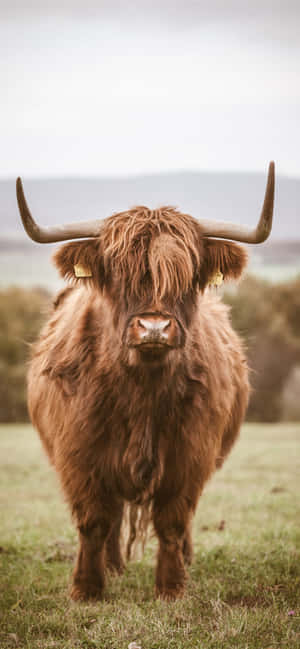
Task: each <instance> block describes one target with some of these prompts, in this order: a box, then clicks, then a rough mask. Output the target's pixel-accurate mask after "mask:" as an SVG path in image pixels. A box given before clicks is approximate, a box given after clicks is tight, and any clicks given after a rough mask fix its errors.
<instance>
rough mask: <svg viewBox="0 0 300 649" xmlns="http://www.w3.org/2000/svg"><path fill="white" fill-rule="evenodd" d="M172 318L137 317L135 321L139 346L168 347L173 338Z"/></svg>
mask: <svg viewBox="0 0 300 649" xmlns="http://www.w3.org/2000/svg"><path fill="white" fill-rule="evenodd" d="M173 328H174V323H173V318H166V317H165V318H164V317H161V316H138V317H137V318H136V321H135V331H136V338H137V343H138V344H139V345H170V344H172V341H171V339H172V338H174V331H173Z"/></svg>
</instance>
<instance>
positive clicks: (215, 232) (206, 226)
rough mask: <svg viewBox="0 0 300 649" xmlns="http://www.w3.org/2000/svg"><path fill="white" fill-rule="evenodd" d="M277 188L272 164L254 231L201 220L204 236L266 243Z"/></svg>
mask: <svg viewBox="0 0 300 649" xmlns="http://www.w3.org/2000/svg"><path fill="white" fill-rule="evenodd" d="M274 187H275V164H274V162H270V164H269V173H268V181H267V187H266V192H265V199H264V204H263V208H262V212H261V215H260V219H259V222H258V224H257V226H256V228H255V229H254V230H251V228H249V227H247V226H243V225H236V224H235V223H228V222H227V223H226V222H222V221H211V220H209V221H208V220H202V219H201V220H200V223H201V228H202V230H203V234H204V235H205V236H206V237H219V238H220V239H232V240H234V241H242V242H243V243H262V242H263V241H265V240H266V239H267V238H268V236H269V234H270V232H271V229H272V218H273V205H274Z"/></svg>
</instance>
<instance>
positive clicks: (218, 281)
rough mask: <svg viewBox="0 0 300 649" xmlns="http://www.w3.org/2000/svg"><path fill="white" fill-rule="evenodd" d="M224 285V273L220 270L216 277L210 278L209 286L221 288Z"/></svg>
mask: <svg viewBox="0 0 300 649" xmlns="http://www.w3.org/2000/svg"><path fill="white" fill-rule="evenodd" d="M221 284H223V273H221V271H220V270H217V271H216V272H215V274H214V275H212V277H211V278H210V280H209V282H208V285H209V286H216V287H218V286H221Z"/></svg>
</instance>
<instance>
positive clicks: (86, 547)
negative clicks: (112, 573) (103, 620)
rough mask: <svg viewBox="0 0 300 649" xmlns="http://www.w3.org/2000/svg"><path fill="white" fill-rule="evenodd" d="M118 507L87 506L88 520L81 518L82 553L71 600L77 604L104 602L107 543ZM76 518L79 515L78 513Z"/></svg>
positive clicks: (78, 558)
mask: <svg viewBox="0 0 300 649" xmlns="http://www.w3.org/2000/svg"><path fill="white" fill-rule="evenodd" d="M115 509H116V508H115V507H114V506H113V503H112V504H111V507H110V508H108V507H101V505H99V502H98V503H94V504H93V506H88V505H87V506H86V510H85V515H84V519H83V520H81V517H80V516H77V521H78V531H79V543H80V546H79V552H78V556H77V562H76V565H75V570H74V575H73V586H72V589H71V597H72V598H73V599H75V600H88V599H100V598H101V596H102V591H103V587H104V571H105V541H106V539H107V538H108V536H109V534H110V532H111V530H112V527H113V524H114V520H115ZM75 514H76V512H75Z"/></svg>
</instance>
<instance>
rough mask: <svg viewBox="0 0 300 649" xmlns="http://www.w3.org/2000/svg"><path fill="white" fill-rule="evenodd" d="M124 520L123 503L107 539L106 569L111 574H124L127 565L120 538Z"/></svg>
mask: <svg viewBox="0 0 300 649" xmlns="http://www.w3.org/2000/svg"><path fill="white" fill-rule="evenodd" d="M122 518H123V503H122V504H121V505H120V507H119V511H118V512H116V515H115V520H114V523H113V526H112V528H111V531H110V534H109V536H108V537H107V539H106V544H105V546H106V567H107V569H108V570H109V571H110V572H116V573H117V574H119V575H120V574H122V572H123V570H124V567H125V564H124V561H123V558H122V554H121V548H120V536H121V525H122Z"/></svg>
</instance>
